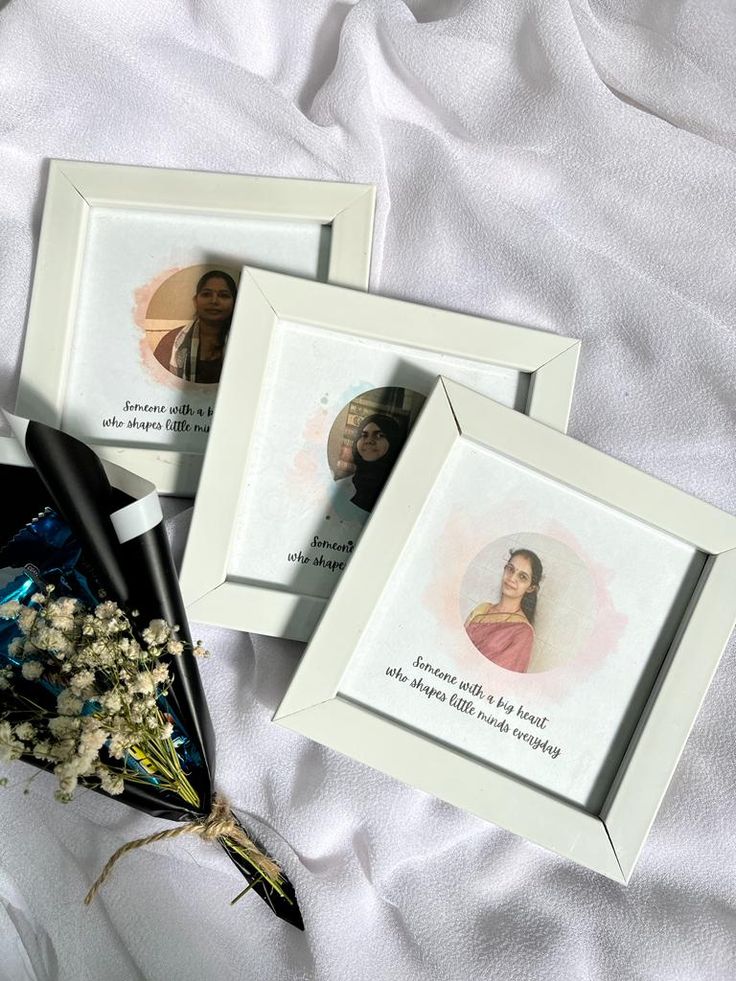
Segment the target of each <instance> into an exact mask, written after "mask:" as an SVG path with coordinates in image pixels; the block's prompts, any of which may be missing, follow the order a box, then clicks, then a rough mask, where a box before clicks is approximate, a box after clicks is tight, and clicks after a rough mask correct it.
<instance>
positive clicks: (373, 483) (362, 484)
mask: <svg viewBox="0 0 736 981" xmlns="http://www.w3.org/2000/svg"><path fill="white" fill-rule="evenodd" d="M405 438H406V435H405V433H404V430H403V428H402V427H401V426H400V425H399V423H398V422H397V421H396V420H395V419H392V418H391V416H388V415H385V414H384V413H382V412H376V413H374V414H373V415H370V416H366V418H365V419H364V420H363V422H362V423H361V424H360V427H359V428H358V434H357V436H356V437H355V441H354V443H353V463H354V464H355V472H354V473H353V487H354V488H355V494H353V496H352V497H351V499H350V500H351V501H352V503H353V504H354V505H355V506H356V507H358V508H360V509H361V510H362V511H368V512H370V511H372V510H373V507H374V505H375V503H376V501H377V500H378V497H379V495H380V493H381V491H382V490H383V485H384V484H385V483H386V480H387V479H388V475H389V474H390V473H391V470H392V469H393V466H394V463H396V460H397V458H398V456H399V453H400V452H401V449H402V447H403V445H404V440H405Z"/></svg>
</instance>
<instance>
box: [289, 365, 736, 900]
mask: <svg viewBox="0 0 736 981" xmlns="http://www.w3.org/2000/svg"><path fill="white" fill-rule="evenodd" d="M735 577H736V518H734V517H733V516H731V515H729V514H726V513H724V512H722V511H720V510H718V509H717V508H715V507H713V506H711V505H709V504H705V503H703V502H701V501H698V500H696V499H695V498H692V497H690V496H689V495H688V494H685V493H684V492H682V491H679V490H677V489H675V488H673V487H670V486H668V485H666V484H663V483H662V482H661V481H659V480H656V479H655V478H654V477H651V476H648V475H646V474H643V473H641V472H639V471H637V470H635V469H634V468H632V467H630V466H627V465H625V464H623V463H620V462H618V461H616V460H613V459H611V458H610V457H607V456H606V455H605V454H603V453H600V452H599V451H597V450H594V449H592V448H590V447H588V446H585V445H583V444H581V443H578V442H576V441H575V440H573V439H571V438H570V437H568V436H565V435H564V434H562V433H558V432H554V431H553V430H551V429H549V428H547V427H544V426H542V425H540V424H539V423H538V422H536V421H534V420H532V419H530V418H527V417H525V416H523V415H522V414H520V413H516V412H510V411H509V410H508V409H507V408H505V407H503V406H501V405H498V404H496V403H494V402H492V401H491V400H489V399H487V398H484V397H483V396H481V395H479V394H477V393H476V392H472V391H470V390H468V389H467V388H465V387H463V386H461V385H458V384H455V383H453V382H451V381H449V380H446V379H441V380H440V381H439V382H438V384H437V387H436V388H435V390H434V392H433V394H432V396H431V398H430V399H429V401H428V403H427V405H426V407H425V409H424V412H423V414H422V417H421V419H420V420H419V422H418V423H417V426H416V427H415V429H414V431H413V433H412V436H411V439H410V440H409V442H408V444H407V446H406V449H405V451H404V453H403V455H402V457H401V460H400V461H399V463H398V465H397V466H396V468H395V470H394V473H393V475H392V478H391V481H390V483H389V485H388V487H387V488H386V492H385V494H384V495H383V497H382V499H381V501H380V504H379V505H378V507H377V508H376V511H375V513H374V515H373V517H372V520H371V522H370V524H369V525H368V527H367V528H366V531H365V534H364V535H363V537H362V539H361V543H360V546H359V548H358V550H357V551H356V554H355V556H354V557H353V559H352V561H351V563H350V565H349V566H348V569H347V570H346V572H345V574H344V575H343V576H342V578H341V580H340V583H339V584H338V586H337V589H336V591H335V593H334V595H333V598H332V601H331V603H330V605H329V607H328V609H327V611H326V612H325V615H324V617H323V618H322V620H321V621H320V624H319V626H318V628H317V630H316V632H315V634H314V637H313V639H312V642H311V644H310V645H309V646H308V648H307V651H306V653H305V654H304V656H303V658H302V660H301V662H300V665H299V667H298V669H297V672H296V674H295V676H294V678H293V680H292V682H291V684H290V686H289V688H288V690H287V692H286V694H285V696H284V698H283V701H282V702H281V705H280V706H279V708H278V710H277V713H276V715H275V717H274V718H275V721H277V722H278V723H279V724H280V725H283V726H285V727H286V728H289V729H292V730H294V731H296V732H300V733H302V734H304V735H306V736H309V737H310V738H312V739H315V740H317V741H318V742H321V743H323V744H325V745H327V746H330V747H332V748H334V749H337V750H339V751H340V752H343V753H346V754H347V755H349V756H352V757H354V758H355V759H358V760H360V761H362V762H364V763H368V764H369V765H371V766H374V767H376V768H378V769H380V770H383V771H384V772H386V773H388V774H391V775H392V776H394V777H397V778H398V779H400V780H402V781H404V782H406V783H408V784H411V785H413V786H415V787H418V788H420V789H422V790H424V791H427V792H429V793H432V794H434V795H436V796H438V797H441V798H443V799H444V800H446V801H449V802H450V803H452V804H455V805H457V806H459V807H462V808H464V809H466V810H468V811H471V812H472V813H474V814H476V815H479V816H480V817H482V818H485V819H486V820H489V821H492V822H493V823H495V824H497V825H500V826H501V827H504V828H506V829H508V830H510V831H513V832H515V833H516V834H519V835H521V836H523V837H525V838H528V839H529V840H531V841H533V842H536V843H538V844H540V845H543V846H544V847H546V848H549V849H551V850H553V851H555V852H557V853H558V854H560V855H563V856H565V857H566V858H569V859H571V860H573V861H575V862H578V863H580V864H581V865H584V866H586V867H588V868H590V869H593V870H595V871H596V872H599V873H602V874H603V875H606V876H608V877H609V878H611V879H614V880H616V881H618V882H622V883H626V882H628V880H629V878H630V876H631V873H632V871H633V869H634V865H635V863H636V860H637V857H638V855H639V852H640V850H641V848H642V846H643V844H644V841H645V839H646V836H647V834H648V831H649V828H650V826H651V823H652V821H653V820H654V817H655V815H656V813H657V810H658V808H659V805H660V803H661V800H662V798H663V796H664V793H665V791H666V789H667V786H668V784H669V782H670V779H671V776H672V773H673V771H674V768H675V766H676V764H677V761H678V759H679V757H680V754H681V752H682V749H683V747H684V744H685V741H686V739H687V736H688V734H689V732H690V729H691V727H692V724H693V722H694V720H695V717H696V715H697V712H698V709H699V707H700V704H701V702H702V699H703V697H704V695H705V692H706V690H707V688H708V685H709V683H710V680H711V677H712V674H713V672H714V670H715V668H716V666H717V664H718V661H719V658H720V656H721V653H722V651H723V648H724V646H725V644H726V642H727V640H728V637H729V635H730V632H731V630H732V629H733V625H734V620H735V619H736V599H735V598H734V594H733V582H734V579H735ZM530 597H535V600H534V604H535V606H534V608H532V607H531V606H529V604H528V602H527V603H526V605H524V603H525V601H528V599H529V598H530Z"/></svg>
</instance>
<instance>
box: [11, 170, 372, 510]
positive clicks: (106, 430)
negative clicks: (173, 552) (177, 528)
mask: <svg viewBox="0 0 736 981" xmlns="http://www.w3.org/2000/svg"><path fill="white" fill-rule="evenodd" d="M374 204H375V188H374V187H373V186H371V185H366V184H342V183H335V182H329V181H308V180H287V179H283V178H269V177H246V176H240V175H236V174H215V173H205V172H194V171H184V170H165V169H157V168H150V167H128V166H117V165H111V164H98V163H80V162H74V161H66V160H52V161H51V163H50V167H49V179H48V186H47V191H46V201H45V206H44V214H43V223H42V227H41V237H40V241H39V250H38V259H37V262H36V272H35V277H34V282H33V291H32V296H31V304H30V310H29V318H28V326H27V330H26V340H25V347H24V351H23V360H22V365H21V376H20V383H19V390H18V400H17V405H16V412H17V413H18V414H19V415H21V416H24V417H27V418H31V419H35V420H37V421H39V422H45V423H47V424H48V425H51V426H57V427H59V428H61V429H64V430H65V431H67V432H69V433H71V434H72V435H74V436H77V437H79V438H81V439H84V440H85V441H86V442H88V443H90V444H91V445H92V446H93V447H94V449H95V450H96V451H97V452H98V453H99V454H100V455H101V456H102V457H104V458H106V459H110V460H112V461H113V462H115V463H119V464H121V465H123V466H125V467H127V468H128V469H130V470H132V471H134V472H136V473H139V474H140V475H141V476H143V477H146V478H148V479H149V480H151V481H152V482H153V483H155V484H156V486H157V487H158V489H159V492H160V493H163V494H180V495H185V496H191V495H193V494H194V491H195V489H196V486H197V481H198V478H199V471H200V469H201V465H202V458H203V454H204V448H205V445H206V442H207V437H208V433H209V429H210V424H211V421H212V413H213V407H214V403H215V396H216V392H217V387H218V384H219V379H220V373H221V370H222V365H223V362H224V357H225V351H226V350H227V348H228V347H229V344H230V329H231V326H232V323H233V315H234V310H235V308H236V305H237V295H238V279H239V275H240V269H241V268H242V267H243V265H245V264H246V263H248V264H252V265H255V266H264V267H267V268H269V269H275V270H278V271H282V272H288V273H291V274H293V275H296V276H303V277H307V278H311V279H315V280H320V281H328V282H334V283H339V284H341V285H344V286H349V287H351V288H354V289H365V288H366V287H367V285H368V276H369V269H370V255H371V242H372V234H373V215H374Z"/></svg>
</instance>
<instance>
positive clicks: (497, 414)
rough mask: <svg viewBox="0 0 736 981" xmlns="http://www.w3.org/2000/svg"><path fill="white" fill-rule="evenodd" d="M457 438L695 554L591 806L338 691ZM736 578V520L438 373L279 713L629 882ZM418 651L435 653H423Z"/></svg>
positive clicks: (722, 630) (708, 671)
mask: <svg viewBox="0 0 736 981" xmlns="http://www.w3.org/2000/svg"><path fill="white" fill-rule="evenodd" d="M463 439H467V440H470V441H473V442H474V443H475V444H477V445H478V446H481V447H488V448H491V449H492V450H493V452H494V453H496V454H498V455H499V457H500V458H502V459H504V460H507V461H511V462H513V463H514V464H519V465H520V466H522V467H523V468H529V471H530V472H533V473H534V474H536V475H543V476H544V477H546V478H549V479H550V480H552V481H554V482H556V483H559V485H560V486H561V487H562V488H568V489H569V488H573V489H574V490H575V491H576V492H579V493H580V494H582V495H584V496H585V498H588V499H589V500H590V501H591V502H592V503H602V504H604V505H606V506H609V507H611V508H613V509H615V511H616V512H621V513H622V514H623V515H627V516H631V517H633V518H635V519H637V520H638V521H640V522H642V523H644V524H645V525H646V526H647V527H648V528H649V527H651V528H652V529H657V530H659V531H662V532H664V533H666V534H667V535H670V536H673V539H676V540H677V541H679V542H682V543H688V544H690V545H692V546H693V548H695V549H697V550H698V552H701V553H703V558H704V562H703V566H702V572H701V574H700V575H699V578H698V581H697V584H696V586H695V588H694V589H693V591H692V595H691V597H690V599H689V602H688V603H687V605H686V607H685V608H684V613H683V615H682V617H681V619H680V621H679V623H678V624H677V627H676V630H675V632H674V635H673V640H672V642H671V645H670V647H669V650H668V651H667V652H666V654H665V656H664V659H663V661H662V664H661V667H659V670H658V671H657V674H656V678H655V679H654V681H653V684H652V685H651V690H650V691H649V693H648V695H647V697H646V701H645V702H644V706H643V709H642V710H641V712H640V714H639V716H638V720H637V721H636V724H635V727H634V729H633V734H632V735H631V738H630V740H629V741H628V744H627V745H626V748H625V752H624V751H623V747H619V748H620V749H621V752H622V756H621V762H620V764H619V765H618V767H617V770H616V772H615V775H613V776H612V779H611V781H610V787H608V789H607V792H606V794H605V797H604V799H603V802H602V805H601V806H600V808H599V809H598V812H597V813H591V812H589V811H588V810H587V809H585V808H581V807H579V806H575V805H573V804H571V803H570V802H569V801H567V800H565V799H561V798H560V797H558V796H555V795H554V794H550V793H547V792H545V791H544V790H542V789H540V788H539V786H534V785H532V784H530V783H529V782H527V781H526V780H524V779H520V778H519V777H518V775H516V774H515V773H512V772H508V771H506V772H504V770H502V769H500V768H498V767H494V766H492V765H488V764H487V763H485V762H483V761H481V760H479V759H478V758H477V757H475V758H474V757H473V756H472V755H471V754H468V753H465V752H461V751H458V750H457V749H456V748H453V747H452V746H450V745H447V744H446V743H444V742H443V741H442V740H441V739H440V737H439V735H438V736H437V738H432V737H430V736H429V735H427V733H426V732H420V731H417V730H415V729H412V728H411V727H408V726H406V725H405V724H403V723H400V722H398V721H397V720H396V719H395V718H391V717H388V716H387V715H386V714H385V713H381V712H378V711H375V710H374V709H372V708H369V707H367V706H366V705H365V704H360V703H359V702H357V701H355V700H354V699H352V698H346V697H344V696H342V695H341V688H342V687H344V684H345V682H344V679H345V675H346V672H347V671H348V670H349V668H350V666H351V661H352V659H353V657H354V655H355V651H356V648H357V647H358V645H359V643H360V642H361V641H362V639H363V638H365V637H366V635H367V634H368V633H369V632H370V631H371V629H372V622H373V616H374V613H375V610H376V606H377V604H378V602H379V600H380V597H381V595H382V593H383V590H384V588H387V587H386V584H387V582H388V580H389V578H390V577H391V576H392V574H393V572H394V570H395V569H397V568H399V566H400V564H401V563H402V562H405V561H407V560H406V557H405V556H404V549H405V547H406V544H407V541H408V540H409V537H410V535H411V532H412V528H413V527H414V524H415V522H417V521H418V519H419V516H420V514H421V512H422V508H423V506H424V504H425V502H426V501H427V500H429V499H431V497H432V489H433V486H434V485H435V482H436V480H437V479H438V475H439V474H440V472H441V471H442V468H443V466H444V464H445V461H446V460H447V459H448V454H450V452H451V450H452V448H453V447H454V446H456V445H457V444H458V441H459V440H463ZM634 558H635V557H634ZM632 561H633V559H632ZM734 581H736V518H734V517H733V516H731V515H729V514H726V513H724V512H722V511H720V510H718V509H717V508H715V507H713V506H711V505H709V504H705V503H703V502H701V501H698V500H696V499H694V498H692V497H691V496H689V495H687V494H685V493H684V492H682V491H679V490H677V489H675V488H673V487H670V486H668V485H666V484H663V483H662V482H660V481H658V480H656V479H655V478H653V477H651V476H648V475H646V474H643V473H641V472H639V471H637V470H635V469H634V468H632V467H629V466H627V465H625V464H622V463H620V462H618V461H616V460H613V459H611V458H610V457H607V456H606V455H605V454H603V453H601V452H598V451H596V450H594V449H591V448H590V447H588V446H585V445H583V444H581V443H578V442H576V441H575V440H573V439H571V438H569V437H567V436H565V435H563V434H561V433H557V432H554V431H552V430H551V429H548V428H545V427H543V426H541V425H539V423H537V422H535V421H534V420H532V419H529V418H526V417H524V416H523V415H521V414H519V413H513V412H509V411H508V410H507V409H506V408H504V407H502V406H499V405H496V404H494V403H492V402H491V401H490V400H488V399H484V398H483V397H481V396H479V395H477V394H476V393H474V392H471V391H469V390H468V389H466V388H463V387H462V386H459V385H456V384H454V383H452V382H449V381H446V380H440V382H439V383H438V385H437V387H436V389H435V391H434V392H433V394H432V397H431V399H430V400H429V402H428V404H427V405H426V407H425V409H424V412H423V415H422V418H421V419H420V420H419V422H418V423H417V426H416V427H415V429H414V431H413V434H412V437H411V438H410V440H409V442H408V444H407V446H406V448H405V451H404V454H403V456H402V458H401V460H400V461H399V463H398V465H397V467H396V468H395V470H394V473H393V475H392V479H391V482H390V484H389V486H388V487H387V489H386V492H385V494H384V495H383V497H382V499H381V501H380V503H379V506H378V508H377V509H376V511H375V513H374V515H373V517H372V520H371V522H370V524H369V525H368V527H367V528H366V531H365V534H364V535H363V537H362V539H361V542H360V545H359V546H358V549H357V551H356V553H355V555H354V556H353V559H352V561H351V563H350V565H349V566H348V568H347V570H346V572H345V574H344V575H343V576H342V578H341V580H340V582H339V584H338V586H337V589H336V591H335V593H334V594H333V598H332V601H331V603H330V606H329V607H328V609H327V611H326V613H325V615H324V617H323V618H322V620H321V622H320V624H319V626H318V628H317V630H316V632H315V634H314V637H313V639H312V642H311V644H310V645H309V646H308V648H307V651H306V653H305V654H304V656H303V658H302V660H301V663H300V665H299V667H298V669H297V672H296V674H295V676H294V678H293V680H292V682H291V684H290V686H289V688H288V690H287V692H286V694H285V696H284V698H283V700H282V702H281V704H280V706H279V708H278V710H277V712H276V714H275V716H274V719H275V721H276V722H278V723H279V724H280V725H282V726H284V727H286V728H288V729H292V730H293V731H295V732H299V733H302V734H303V735H306V736H309V737H310V738H312V739H315V740H316V741H318V742H321V743H323V744H325V745H327V746H330V747H332V748H333V749H337V750H339V751H340V752H343V753H346V754H347V755H349V756H352V757H354V758H355V759H357V760H360V761H362V762H364V763H367V764H369V765H371V766H373V767H376V768H378V769H380V770H383V771H384V772H386V773H388V774H391V775H392V776H394V777H396V778H398V779H399V780H402V781H404V782H406V783H408V784H411V785H413V786H415V787H418V788H420V789H422V790H424V791H427V792H429V793H432V794H434V795H436V796H438V797H441V798H443V799H444V800H447V801H449V802H451V803H453V804H455V805H457V806H459V807H461V808H464V809H466V810H468V811H471V812H472V813H474V814H476V815H479V816H480V817H482V818H484V819H486V820H489V821H492V822H493V823H495V824H497V825H500V826H502V827H504V828H506V829H508V830H510V831H512V832H514V833H516V834H519V835H521V836H523V837H524V838H527V839H530V840H531V841H533V842H536V843H538V844H540V845H542V846H544V847H546V848H548V849H551V850H553V851H555V852H557V853H558V854H560V855H563V856H565V857H567V858H569V859H571V860H573V861H575V862H578V863H580V864H582V865H584V866H586V867H588V868H590V869H593V870H595V871H596V872H599V873H601V874H603V875H606V876H608V877H609V878H611V879H614V880H615V881H617V882H621V883H626V882H628V881H629V878H630V876H631V873H632V871H633V869H634V865H635V863H636V860H637V857H638V855H639V853H640V850H641V848H642V846H643V844H644V841H645V839H646V836H647V834H648V831H649V828H650V826H651V824H652V822H653V820H654V818H655V815H656V813H657V810H658V808H659V806H660V803H661V801H662V798H663V796H664V794H665V792H666V790H667V786H668V784H669V782H670V779H671V776H672V773H673V771H674V769H675V766H676V764H677V762H678V759H679V757H680V754H681V752H682V749H683V747H684V744H685V741H686V739H687V736H688V734H689V732H690V729H691V727H692V725H693V722H694V720H695V717H696V715H697V712H698V709H699V707H700V704H701V702H702V699H703V697H704V695H705V693H706V691H707V688H708V685H709V683H710V680H711V677H712V675H713V672H714V670H715V668H716V666H717V664H718V661H719V658H720V656H721V653H722V651H723V648H724V646H725V644H726V642H727V640H728V637H729V635H730V632H731V630H732V628H733V625H734V620H735V619H736V599H735V598H734V594H733V583H734ZM426 656H427V658H428V659H429V660H430V661H431V660H432V651H431V650H428V651H427V652H426Z"/></svg>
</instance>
